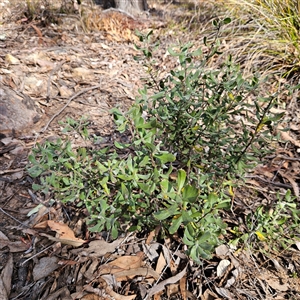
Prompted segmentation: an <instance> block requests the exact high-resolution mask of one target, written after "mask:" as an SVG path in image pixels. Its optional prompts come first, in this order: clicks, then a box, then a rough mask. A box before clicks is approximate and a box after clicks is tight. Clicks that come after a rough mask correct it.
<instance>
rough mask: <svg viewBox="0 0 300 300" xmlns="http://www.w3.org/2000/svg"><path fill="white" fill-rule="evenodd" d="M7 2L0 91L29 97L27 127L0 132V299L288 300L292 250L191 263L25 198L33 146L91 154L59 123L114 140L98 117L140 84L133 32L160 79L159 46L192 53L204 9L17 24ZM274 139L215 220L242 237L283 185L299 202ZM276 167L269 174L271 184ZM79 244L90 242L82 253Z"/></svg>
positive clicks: (298, 269) (295, 264) (160, 7)
mask: <svg viewBox="0 0 300 300" xmlns="http://www.w3.org/2000/svg"><path fill="white" fill-rule="evenodd" d="M13 2H14V1H4V0H2V1H0V5H2V6H1V10H2V13H1V14H2V15H0V48H1V54H0V88H2V87H5V89H6V90H9V91H10V92H9V95H14V96H13V97H15V98H14V99H18V100H19V101H21V102H22V101H23V102H24V101H25V99H27V100H28V98H30V102H31V103H34V105H33V107H31V108H30V109H31V110H33V111H34V116H35V117H34V118H32V120H29V122H28V124H29V125H28V124H27V126H25V125H24V126H23V127H20V128H17V129H16V130H13V131H9V130H5V131H4V130H3V132H0V133H1V140H0V216H1V219H0V300H6V299H7V300H8V299H24V300H25V299H26V300H30V299H43V300H51V299H85V300H87V299H94V300H96V299H117V300H118V299H120V300H129V299H156V300H158V299H184V300H185V299H203V300H208V299H278V300H279V299H299V298H300V296H299V295H300V279H299V276H300V252H299V249H300V244H297V243H295V244H294V245H293V246H292V247H290V248H289V249H288V250H285V251H275V250H273V249H272V248H271V247H269V246H268V245H267V243H264V242H263V241H259V240H258V241H257V242H255V243H253V244H252V247H251V248H248V247H247V245H246V244H245V245H244V246H243V247H239V248H234V247H232V246H229V245H226V244H224V245H222V246H219V247H218V248H217V249H216V251H215V253H214V255H213V258H212V259H211V260H209V261H205V260H203V264H202V265H197V264H195V263H194V262H192V261H191V260H190V259H189V258H188V257H187V256H186V254H185V248H184V246H183V245H182V244H181V242H180V239H179V237H174V236H173V237H169V238H166V239H165V240H155V239H154V234H153V233H145V234H144V235H143V234H142V233H139V234H129V235H127V236H122V237H120V238H119V239H117V240H116V241H114V242H111V243H108V242H106V241H105V235H104V234H98V235H97V234H93V235H92V234H91V233H89V230H88V228H87V226H86V224H85V222H84V218H85V217H86V212H85V210H84V209H82V208H78V207H76V206H74V207H73V206H72V205H62V204H61V203H50V202H49V200H50V199H49V198H47V197H44V196H43V195H41V194H38V193H35V192H34V191H33V189H32V178H30V177H29V176H28V175H27V173H26V165H27V163H28V155H29V154H30V152H31V150H32V148H33V147H34V146H35V145H36V144H37V143H40V144H43V143H44V142H45V141H46V140H48V141H53V140H55V139H57V138H58V137H61V138H68V139H70V140H72V142H73V144H74V145H75V147H81V146H85V147H93V145H90V144H89V145H87V144H86V141H84V140H83V139H82V138H81V137H80V135H78V134H77V133H76V132H63V131H62V130H63V128H64V127H66V126H67V125H70V124H72V121H71V120H77V122H78V123H77V124H79V126H81V125H82V123H84V122H86V120H88V126H87V128H88V131H89V134H91V135H94V136H97V137H99V138H100V137H101V140H102V143H105V144H109V143H110V141H111V136H112V135H113V133H114V129H113V128H114V127H113V120H112V116H111V114H110V110H111V109H112V108H114V107H119V108H120V109H121V110H123V111H126V110H127V109H128V108H129V107H130V105H131V104H132V103H133V102H134V100H135V98H136V96H137V95H138V90H139V89H140V88H142V87H143V84H144V82H143V78H145V76H146V72H145V69H144V68H143V66H142V64H141V63H140V62H138V61H136V60H134V59H133V57H134V56H135V55H137V54H138V52H137V50H136V49H135V47H134V44H135V43H138V38H137V36H136V35H135V34H134V30H136V29H138V30H141V31H143V30H144V31H147V30H150V29H152V30H153V32H154V37H155V38H157V39H159V41H160V44H161V47H160V50H159V51H161V52H160V53H159V54H158V58H159V60H160V65H161V69H165V70H166V71H165V72H166V73H167V72H168V70H171V69H172V68H173V66H174V65H175V64H176V61H175V60H174V58H172V57H170V56H169V55H165V51H166V49H167V48H168V47H169V46H170V45H173V44H176V43H178V42H179V41H181V42H182V43H184V42H188V41H191V42H194V43H195V44H196V45H201V43H202V40H203V37H204V35H205V34H211V28H210V27H209V25H208V24H210V23H211V22H210V21H211V19H213V18H215V17H216V16H217V14H218V11H217V10H216V9H215V8H214V6H213V4H212V2H211V1H201V5H200V9H199V7H198V8H197V9H198V15H197V22H198V23H197V25H196V26H195V24H194V22H195V7H194V6H193V5H194V4H193V3H191V4H189V5H183V4H184V3H182V4H180V2H178V3H177V4H175V5H171V4H157V3H155V2H154V1H153V3H152V2H151V1H149V4H150V8H151V11H150V15H149V16H147V15H143V16H140V17H138V18H135V19H132V18H130V17H128V16H126V15H124V14H122V13H120V12H117V11H110V12H105V13H104V14H102V13H101V12H102V8H101V7H100V6H96V7H94V9H93V10H91V9H90V8H89V5H88V6H87V7H85V8H84V9H85V15H84V16H85V17H80V16H79V14H78V11H76V9H75V10H74V13H68V14H61V15H57V14H55V13H53V14H51V13H50V14H48V12H47V8H45V9H40V10H39V11H40V12H42V15H40V16H39V17H37V18H36V19H34V20H31V21H29V19H28V18H27V17H26V16H25V14H24V11H26V10H25V9H24V6H22V5H21V4H18V3H17V2H18V1H16V3H15V4H13ZM45 3H47V1H46V2H45ZM83 5H84V4H83ZM70 9H73V8H72V7H71V8H70ZM79 9H81V8H79ZM208 12H209V14H208ZM32 13H33V12H32ZM37 16H38V14H37ZM171 20H172V21H171ZM180 24H181V25H180ZM192 25H194V27H193V26H192ZM188 26H191V27H190V30H186V27H188ZM184 27H185V28H184ZM195 27H198V28H197V30H195V29H193V28H195ZM2 97H4V96H2ZM1 101H4V100H3V98H0V105H1ZM293 101H294V100H293ZM298 105H299V103H297V100H295V101H294V102H292V100H291V102H290V104H289V105H288V106H287V108H284V110H286V109H289V111H287V115H290V114H294V115H296V114H297V115H298V116H299V114H300V110H299V106H298ZM0 109H1V108H0ZM2 113H3V112H2ZM0 117H1V115H0ZM83 117H85V118H86V119H83ZM62 122H64V123H62ZM297 130H298V129H297V126H296V125H295V126H294V131H297ZM283 138H284V139H285V142H287V143H286V144H283V145H282V148H277V150H276V151H274V157H273V158H270V164H269V165H268V166H266V165H265V166H260V169H259V170H256V172H255V173H253V176H252V177H251V178H249V181H248V182H247V187H243V188H241V189H239V190H237V191H236V193H235V199H233V200H232V201H233V212H232V214H231V217H230V218H231V219H230V220H226V222H228V223H229V224H230V226H232V227H233V226H237V227H240V229H241V231H243V230H245V226H246V225H245V219H246V217H247V216H249V214H250V215H251V214H253V212H254V211H255V209H256V208H257V207H258V206H260V205H262V204H264V205H266V206H270V205H271V203H273V202H274V201H277V198H276V197H278V195H280V196H282V197H284V195H285V193H286V190H287V189H291V190H292V192H293V194H294V195H295V196H296V197H297V199H298V198H299V191H298V188H299V178H298V174H299V170H300V158H299V152H298V151H297V149H298V150H299V149H300V146H299V142H298V141H297V138H293V137H292V136H290V135H288V134H287V135H285V136H284V137H283ZM275 152H276V153H275ZM280 157H281V158H280ZM282 157H285V159H283V158H282ZM276 159H277V161H276V162H275V160H276ZM278 165H280V172H281V173H280V174H281V175H280V176H279V179H278V180H275V181H274V180H273V179H274V170H275V169H276V168H275V167H278ZM272 168H273V169H272ZM274 168H275V169H274ZM270 176H271V177H270ZM276 195H277V196H276ZM49 197H50V196H49ZM37 207H38V209H36V210H34V209H35V208H37ZM53 232H56V233H57V234H58V235H59V236H60V237H57V236H56V237H55V236H54V235H53ZM62 236H64V238H62ZM75 236H76V237H75ZM64 240H68V242H67V245H66V243H64ZM87 240H89V241H91V240H92V241H91V242H90V243H89V245H87V243H86V241H87ZM93 243H94V244H93ZM298 247H299V248H298Z"/></svg>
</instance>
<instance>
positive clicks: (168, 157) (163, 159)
mask: <svg viewBox="0 0 300 300" xmlns="http://www.w3.org/2000/svg"><path fill="white" fill-rule="evenodd" d="M154 157H155V158H157V159H159V161H160V163H161V164H162V165H164V164H166V163H168V162H173V161H175V160H176V157H175V155H173V154H171V153H169V152H165V153H159V154H155V155H154Z"/></svg>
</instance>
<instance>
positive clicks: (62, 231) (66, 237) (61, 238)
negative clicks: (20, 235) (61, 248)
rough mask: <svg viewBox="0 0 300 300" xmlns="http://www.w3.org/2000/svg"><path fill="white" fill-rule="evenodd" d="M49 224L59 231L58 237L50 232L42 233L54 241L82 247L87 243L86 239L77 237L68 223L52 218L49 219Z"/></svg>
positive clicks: (52, 228)
mask: <svg viewBox="0 0 300 300" xmlns="http://www.w3.org/2000/svg"><path fill="white" fill-rule="evenodd" d="M47 224H48V226H49V227H50V228H51V230H53V231H55V232H57V234H58V237H53V236H51V235H48V234H41V235H43V236H45V237H47V238H49V239H50V240H52V241H56V242H60V243H62V244H66V245H71V246H73V247H80V246H82V245H83V244H84V243H86V241H85V240H82V239H79V238H77V237H75V234H74V232H73V231H72V230H71V229H70V228H69V226H68V225H66V224H63V223H58V222H55V221H52V220H49V221H47Z"/></svg>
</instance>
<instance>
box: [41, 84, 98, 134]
mask: <svg viewBox="0 0 300 300" xmlns="http://www.w3.org/2000/svg"><path fill="white" fill-rule="evenodd" d="M100 87H101V84H98V85H95V86H91V87H89V88H86V89H83V90H81V91H79V92H78V93H76V94H74V95H73V96H71V98H69V100H68V101H67V103H66V104H65V105H64V106H63V107H62V108H61V109H60V110H59V111H58V112H57V113H56V114H54V115H53V116H52V117H51V119H50V120H49V121H48V123H47V124H46V125H45V127H44V128H43V129H42V130H41V131H40V133H43V132H45V131H46V129H47V128H48V126H49V125H50V124H51V122H52V121H53V120H54V119H55V118H56V117H57V116H59V115H60V114H61V113H62V112H63V111H64V110H65V108H66V107H67V106H68V105H69V104H70V103H71V101H72V100H74V99H75V98H77V97H78V96H80V95H81V94H83V93H85V92H88V91H91V90H95V89H98V88H100Z"/></svg>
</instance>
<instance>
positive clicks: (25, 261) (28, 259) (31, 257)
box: [21, 243, 55, 266]
mask: <svg viewBox="0 0 300 300" xmlns="http://www.w3.org/2000/svg"><path fill="white" fill-rule="evenodd" d="M53 244H55V243H53ZM53 244H51V245H50V246H48V247H47V248H45V249H43V250H42V251H40V252H38V253H36V254H34V255H32V256H30V257H29V258H27V259H26V260H24V261H23V262H22V264H21V265H22V266H24V265H25V263H27V262H28V261H30V260H31V259H33V258H34V257H36V256H38V255H40V254H41V253H43V252H45V251H46V250H48V249H50V248H51V247H52V246H53Z"/></svg>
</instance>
